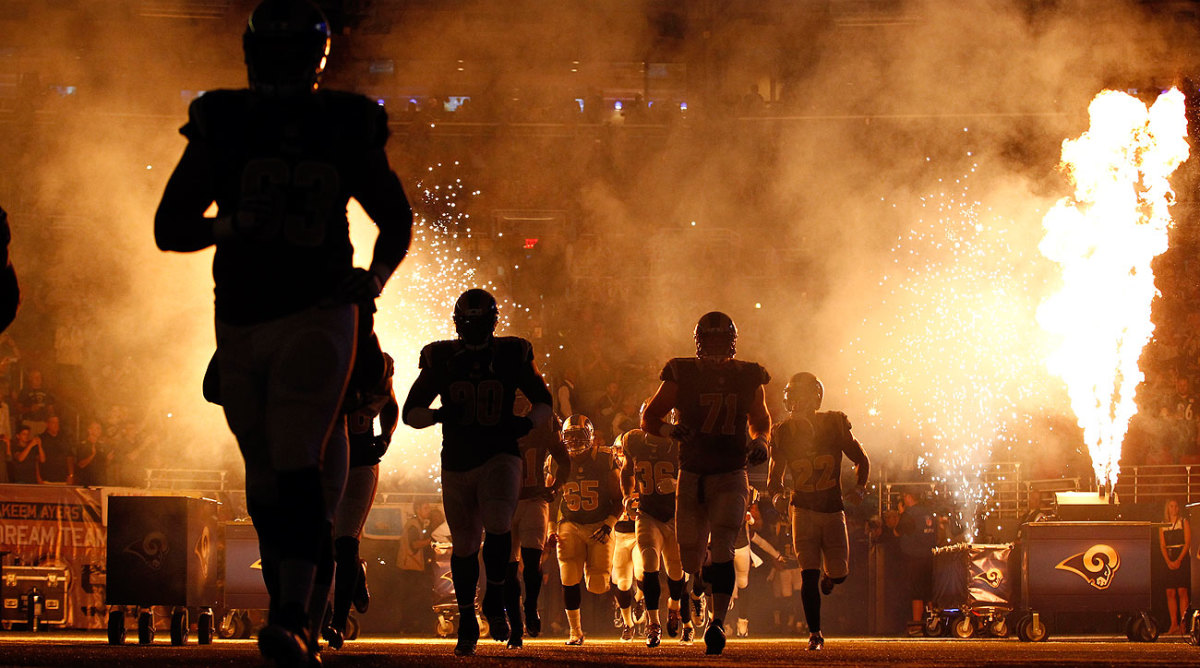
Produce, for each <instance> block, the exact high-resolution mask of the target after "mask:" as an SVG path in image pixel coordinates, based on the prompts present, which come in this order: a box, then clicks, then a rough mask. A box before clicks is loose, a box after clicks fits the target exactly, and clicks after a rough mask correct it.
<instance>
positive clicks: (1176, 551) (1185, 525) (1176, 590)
mask: <svg viewBox="0 0 1200 668" xmlns="http://www.w3.org/2000/svg"><path fill="white" fill-rule="evenodd" d="M1163 525H1164V526H1162V527H1159V529H1158V547H1159V551H1160V552H1161V553H1162V558H1163V561H1165V562H1166V564H1167V569H1166V572H1165V574H1164V575H1163V585H1164V586H1165V587H1166V589H1167V611H1168V612H1169V613H1170V615H1171V628H1169V629H1167V635H1176V634H1180V633H1186V628H1187V627H1186V625H1185V624H1183V623H1182V621H1181V617H1180V615H1182V614H1185V613H1186V612H1187V611H1188V587H1190V586H1191V577H1192V576H1191V572H1192V571H1191V563H1190V561H1191V560H1190V559H1189V557H1190V555H1189V554H1188V545H1190V544H1191V541H1192V525H1191V523H1190V522H1188V520H1187V518H1185V517H1183V516H1182V515H1181V514H1180V512H1179V501H1177V500H1176V499H1168V500H1167V502H1166V505H1165V506H1164V507H1163Z"/></svg>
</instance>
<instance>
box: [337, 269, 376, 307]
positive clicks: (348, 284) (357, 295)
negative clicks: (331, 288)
mask: <svg viewBox="0 0 1200 668" xmlns="http://www.w3.org/2000/svg"><path fill="white" fill-rule="evenodd" d="M381 292H383V281H382V280H380V278H379V275H378V274H376V273H375V272H373V271H368V270H366V269H363V268H362V267H354V268H353V269H351V270H350V273H349V274H347V275H346V277H345V278H343V279H342V282H341V284H340V285H339V286H338V294H340V295H341V296H342V298H343V299H345V300H346V301H347V302H350V303H352V304H358V303H365V302H373V301H375V299H376V298H377V297H379V293H381Z"/></svg>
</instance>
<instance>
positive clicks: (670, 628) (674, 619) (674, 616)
mask: <svg viewBox="0 0 1200 668" xmlns="http://www.w3.org/2000/svg"><path fill="white" fill-rule="evenodd" d="M681 623H682V619H681V618H680V616H679V611H678V610H669V611H667V635H669V636H671V637H672V638H674V637H675V636H677V635H679V626H680V624H681Z"/></svg>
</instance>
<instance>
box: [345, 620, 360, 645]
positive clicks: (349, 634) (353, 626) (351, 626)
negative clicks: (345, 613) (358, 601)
mask: <svg viewBox="0 0 1200 668" xmlns="http://www.w3.org/2000/svg"><path fill="white" fill-rule="evenodd" d="M345 638H346V640H355V639H357V638H358V618H357V617H355V616H354V615H350V616H349V617H347V618H346V636H345Z"/></svg>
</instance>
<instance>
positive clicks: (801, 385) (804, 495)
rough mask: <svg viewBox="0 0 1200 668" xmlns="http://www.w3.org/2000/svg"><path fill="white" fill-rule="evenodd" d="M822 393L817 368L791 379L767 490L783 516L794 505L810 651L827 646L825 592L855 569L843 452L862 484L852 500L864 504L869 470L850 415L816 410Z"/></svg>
mask: <svg viewBox="0 0 1200 668" xmlns="http://www.w3.org/2000/svg"><path fill="white" fill-rule="evenodd" d="M824 394H825V389H824V387H823V386H822V385H821V381H819V380H817V377H816V376H814V375H813V374H811V373H808V372H801V373H798V374H796V375H794V376H792V379H791V380H790V381H788V384H787V387H786V388H785V389H784V391H783V403H784V407H785V408H787V410H788V412H789V413H791V417H789V418H788V419H787V420H785V421H783V422H782V423H781V424H779V425H778V426H777V427H776V428H775V433H774V436H773V437H772V443H773V446H774V448H773V450H772V453H771V470H770V473H769V474H768V483H767V492H768V493H769V494H772V498H773V500H774V503H775V506H776V508H778V509H780V513H781V514H782V515H783V516H784V517H786V516H787V511H788V506H789V505H790V506H791V516H792V541H793V545H794V546H795V548H796V559H797V560H798V561H799V562H800V582H801V584H800V601H801V603H802V604H803V605H804V618H805V619H806V620H807V622H808V632H809V638H808V649H810V650H820V649H822V648H823V647H824V646H825V638H824V637H823V636H822V635H821V594H829V593H830V592H832V591H833V587H834V586H835V585H837V584H840V583H841V582H844V581H845V580H846V576H847V575H848V574H849V573H850V548H849V539H848V537H847V532H846V507H845V505H844V504H843V503H842V481H841V479H842V455H843V454H845V455H846V457H847V458H849V459H850V461H852V462H854V468H855V473H856V474H857V475H858V481H857V485H856V486H855V488H854V492H853V494H852V498H853V499H856V500H857V502H859V503H861V502H862V499H863V496H864V495H865V494H866V485H867V480H868V478H869V477H870V472H871V463H870V461H869V460H868V459H867V454H866V453H865V452H863V449H862V446H861V445H859V443H858V441H857V440H855V438H854V436H852V435H851V434H850V420H849V419H848V418H847V417H846V414H845V413H839V412H837V411H820V412H818V410H817V409H819V408H820V407H821V399H822V398H823V397H824ZM788 471H790V472H791V474H792V494H791V500H790V504H789V502H788V499H787V497H786V495H785V494H784V491H785V490H784V486H783V477H784V473H785V472H788ZM822 567H823V570H822Z"/></svg>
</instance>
